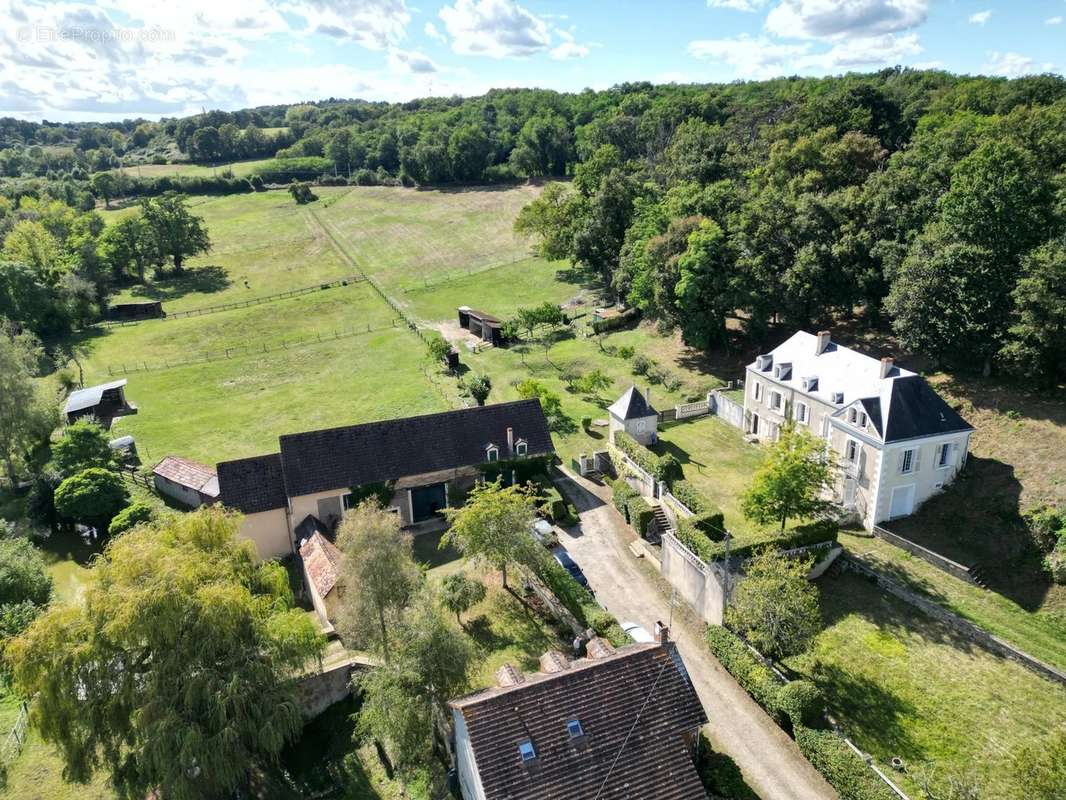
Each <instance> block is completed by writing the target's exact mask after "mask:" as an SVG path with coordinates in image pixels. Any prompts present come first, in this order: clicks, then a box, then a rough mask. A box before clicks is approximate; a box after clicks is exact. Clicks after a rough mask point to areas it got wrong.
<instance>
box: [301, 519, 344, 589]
mask: <svg viewBox="0 0 1066 800" xmlns="http://www.w3.org/2000/svg"><path fill="white" fill-rule="evenodd" d="M300 558H302V559H303V562H304V574H305V575H307V579H308V580H309V581H310V582H311V583H312V584H314V587H315V591H317V592H318V595H319V597H325V596H326V595H327V594H329V593H330V592H331V591H333V587H334V586H336V585H337V578H338V577H339V576H340V563H341V551H340V550H338V549H337V546H336V545H335V544H333V542H331V541H330V540H329V539H327V538H326V537H325V536H323V535H322V534H321V533H319V532H318V531H315V532H314V533H313V534H311V538H310V539H308V540H307V541H306V542H304V543H303V544H302V545H301V546H300Z"/></svg>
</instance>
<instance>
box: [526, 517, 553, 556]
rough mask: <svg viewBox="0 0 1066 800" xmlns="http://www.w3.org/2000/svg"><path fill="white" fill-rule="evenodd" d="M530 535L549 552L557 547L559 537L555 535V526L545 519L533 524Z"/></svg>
mask: <svg viewBox="0 0 1066 800" xmlns="http://www.w3.org/2000/svg"><path fill="white" fill-rule="evenodd" d="M532 533H533V538H534V539H536V540H537V541H538V542H539V543H540V544H542V545H544V546H545V547H547V548H548V549H549V550H551V549H552V548H553V547H557V546H558V545H559V536H558V535H557V534H556V533H555V526H553V525H552V524H551V523H550V522H548V520H546V519H538V520H537V521H536V522H534V523H533V529H532Z"/></svg>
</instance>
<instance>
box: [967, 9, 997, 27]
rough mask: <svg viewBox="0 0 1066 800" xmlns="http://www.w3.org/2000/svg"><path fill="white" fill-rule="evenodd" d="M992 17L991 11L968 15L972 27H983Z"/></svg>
mask: <svg viewBox="0 0 1066 800" xmlns="http://www.w3.org/2000/svg"><path fill="white" fill-rule="evenodd" d="M991 16H992V10H991V9H988V10H987V11H978V12H977V13H975V14H970V23H971V24H972V25H984V24H985V23H986V22H988V20H989V19H990V18H991Z"/></svg>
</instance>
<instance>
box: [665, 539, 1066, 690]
mask: <svg viewBox="0 0 1066 800" xmlns="http://www.w3.org/2000/svg"><path fill="white" fill-rule="evenodd" d="M665 549H666V548H665V547H664V548H663V550H664V551H665ZM838 560H839V561H840V564H841V566H842V567H843V568H844V569H847V570H851V571H852V572H855V573H858V574H859V575H863V576H865V577H867V578H871V579H873V581H874V583H875V584H877V587H878V588H879V589H881V590H883V591H885V592H887V593H888V594H890V595H892V596H893V597H896V598H898V599H900V600H902V601H903V602H904V603H907V604H909V605H912V606H914V607H915V608H917V609H919V610H920V611H922V612H924V613H925V614H927V615H928V616H930V617H932V618H933V619H936V620H939V621H940V622H943V623H944V624H945V625H947V626H948V627H950V628H951V629H952V630H954V631H955V632H956V633H958V634H959V635H961V636H963V637H965V638H966V639H969V640H970V641H971V642H974V643H975V644H978V645H980V646H981V647H984V648H985V649H986V650H989V651H991V652H993V653H995V654H996V655H1000V656H1003V657H1004V658H1009V659H1011V660H1012V661H1017V662H1018V663H1019V664H1021V665H1022V666H1024V667H1026V668H1028V669H1030V670H1032V671H1033V672H1035V673H1037V674H1038V675H1042V676H1043V677H1045V678H1048V679H1049V680H1053V681H1055V682H1056V683H1059V684H1061V685H1063V686H1066V673H1064V672H1062V671H1060V670H1058V669H1056V668H1055V667H1053V666H1051V665H1050V664H1046V663H1044V662H1043V661H1041V660H1040V659H1038V658H1035V657H1034V656H1031V655H1029V654H1028V653H1026V652H1025V651H1024V650H1019V649H1018V648H1017V647H1015V646H1014V645H1012V644H1010V643H1009V642H1005V641H1003V640H1002V639H1000V638H999V637H998V636H993V635H992V634H991V633H989V632H988V631H986V630H985V629H984V628H981V627H979V626H978V625H975V624H974V623H972V622H970V621H969V620H966V619H963V618H962V617H960V616H959V615H957V614H955V613H953V612H951V611H948V610H947V609H946V608H944V607H943V606H941V605H940V604H939V603H936V602H934V601H932V600H929V599H927V598H925V597H921V596H920V595H918V594H915V593H914V592H912V591H911V590H910V589H907V588H906V587H904V586H902V585H901V584H899V583H896V581H894V580H892V579H891V578H889V577H887V576H885V575H882V574H881V573H880V572H878V571H877V570H874V569H871V568H870V567H868V566H866V564H864V563H862V562H861V561H859V560H858V559H857V558H855V556H853V555H851V554H850V553H847V552H845V553H844V555H843V556H842V557H841V558H840V559H838Z"/></svg>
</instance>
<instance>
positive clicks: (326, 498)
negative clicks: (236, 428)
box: [218, 400, 555, 558]
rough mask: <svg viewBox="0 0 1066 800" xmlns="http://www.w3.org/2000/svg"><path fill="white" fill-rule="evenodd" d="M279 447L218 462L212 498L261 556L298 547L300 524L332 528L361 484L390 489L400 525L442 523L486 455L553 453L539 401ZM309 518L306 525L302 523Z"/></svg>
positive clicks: (346, 431)
mask: <svg viewBox="0 0 1066 800" xmlns="http://www.w3.org/2000/svg"><path fill="white" fill-rule="evenodd" d="M279 443H280V452H277V453H271V454H269V455H263V456H254V457H252V458H243V459H239V460H236V461H223V462H222V463H220V464H219V465H218V484H219V501H220V502H221V503H222V505H224V506H227V507H229V508H233V509H236V510H238V511H241V512H242V513H243V514H244V515H245V517H244V522H243V524H242V528H241V534H242V535H243V536H244V537H246V538H249V539H251V540H252V541H254V542H255V544H256V547H257V548H258V552H259V556H260V557H261V558H274V557H277V556H285V555H288V554H289V553H292V552H295V551H296V549H297V548H298V547H299V545H300V544H301V540H300V538H299V537H298V535H297V532H298V530H307V529H308V528H312V529H318V528H319V525H316V524H314V523H315V522H317V523H320V524H321V526H322V527H324V529H325V530H327V531H332V530H333V529H334V528H336V526H337V523H338V522H340V520H341V519H342V518H343V517H344V514H345V512H346V511H347V510H348V509H349V508H351V507H352V506H353V505H355V504H357V502H358V498H359V497H360V496H362V493H363V492H365V491H366V490H368V489H374V490H375V493H378V492H377V490H382V491H383V492H391V495H392V497H391V500H390V502H389V503H388V505H387V507H388V508H390V509H391V510H393V511H394V512H395V513H396V514H397V515H398V516H399V517H400V520H401V523H402V525H403V526H404V527H408V528H415V530H416V531H417V530H418V528H419V526H427V525H428V526H432V525H439V524H440V514H441V511H442V510H443V509H444V508H446V507H447V506H448V505H450V504H451V502H452V500H453V499H454V498H455V497H457V496H460V495H462V494H465V492H466V491H467V490H468V489H469V488H470V487H471V486H473V485H474V483H475V482H476V481H477V480H478V478H479V477H480V476H481V475H482V471H481V469H480V468H482V467H484V466H485V465H487V464H491V463H493V462H507V461H511V460H516V459H526V458H538V457H551V456H553V455H554V453H555V450H554V447H553V445H552V440H551V434H550V433H549V432H548V422H547V420H546V419H545V417H544V412H543V410H542V409H541V407H540V401H539V400H519V401H516V402H512V403H498V404H496V405H489V406H479V407H475V408H465V409H460V410H458V411H445V412H443V413H439V414H426V415H423V416H417V417H402V418H399V419H390V420H383V421H381V422H369V423H365V424H361V425H349V426H347V427H343V428H330V429H327V430H319V431H310V432H307V433H296V434H290V435H286V436H282V437H281V438H280V440H279ZM309 519H310V520H311V523H310V524H309V526H307V527H305V528H303V529H301V525H304V523H305V522H307V521H308V520H309Z"/></svg>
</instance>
